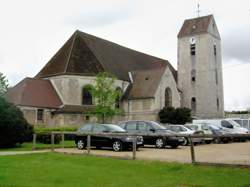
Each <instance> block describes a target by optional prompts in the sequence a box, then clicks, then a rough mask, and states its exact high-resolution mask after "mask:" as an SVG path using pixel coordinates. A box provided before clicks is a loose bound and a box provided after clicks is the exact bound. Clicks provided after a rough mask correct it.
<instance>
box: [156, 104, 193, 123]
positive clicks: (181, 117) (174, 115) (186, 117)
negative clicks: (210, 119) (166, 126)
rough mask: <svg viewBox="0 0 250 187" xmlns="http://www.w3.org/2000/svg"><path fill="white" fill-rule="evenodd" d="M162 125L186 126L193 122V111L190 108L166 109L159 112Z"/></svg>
mask: <svg viewBox="0 0 250 187" xmlns="http://www.w3.org/2000/svg"><path fill="white" fill-rule="evenodd" d="M159 118H160V122H161V123H171V124H185V123H186V122H191V121H192V117H191V110H190V109H189V108H176V109H175V108H174V107H164V108H163V109H161V110H160V112H159Z"/></svg>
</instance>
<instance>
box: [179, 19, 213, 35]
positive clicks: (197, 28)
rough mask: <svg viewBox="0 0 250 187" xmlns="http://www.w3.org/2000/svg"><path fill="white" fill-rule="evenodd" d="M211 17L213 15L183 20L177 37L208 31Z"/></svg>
mask: <svg viewBox="0 0 250 187" xmlns="http://www.w3.org/2000/svg"><path fill="white" fill-rule="evenodd" d="M212 19H213V15H208V16H203V17H197V18H193V19H187V20H185V21H184V23H183V25H182V28H181V30H180V32H179V34H178V38H182V37H185V36H191V35H195V34H202V33H206V32H208V27H209V24H210V22H211V20H212Z"/></svg>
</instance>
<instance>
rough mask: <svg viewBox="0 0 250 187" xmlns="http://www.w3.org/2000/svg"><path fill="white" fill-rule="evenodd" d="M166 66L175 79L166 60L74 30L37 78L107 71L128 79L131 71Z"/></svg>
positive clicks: (85, 74) (172, 69) (174, 72)
mask: <svg viewBox="0 0 250 187" xmlns="http://www.w3.org/2000/svg"><path fill="white" fill-rule="evenodd" d="M166 66H168V67H169V68H170V70H171V71H172V73H173V75H174V77H175V78H176V70H175V69H174V68H173V67H172V65H171V64H170V63H169V62H168V61H167V60H163V59H160V58H157V57H154V56H150V55H147V54H144V53H141V52H138V51H135V50H132V49H129V48H126V47H123V46H120V45H118V44H115V43H113V42H110V41H107V40H104V39H101V38H98V37H95V36H92V35H90V34H86V33H83V32H81V31H76V32H75V33H74V34H73V35H72V36H71V37H70V38H69V40H68V41H67V42H66V43H65V44H64V45H63V46H62V48H61V49H60V50H59V51H58V52H57V53H56V54H55V55H54V56H53V57H52V59H51V60H50V61H49V62H48V63H47V64H46V65H45V66H44V67H43V68H42V70H41V71H40V72H39V73H38V74H37V75H36V78H46V77H50V76H56V75H83V76H94V75H96V74H97V73H99V72H103V71H106V72H109V73H112V74H114V75H115V76H116V77H117V78H118V79H120V80H126V81H129V80H130V79H129V76H128V72H130V71H137V70H149V69H159V68H162V67H166Z"/></svg>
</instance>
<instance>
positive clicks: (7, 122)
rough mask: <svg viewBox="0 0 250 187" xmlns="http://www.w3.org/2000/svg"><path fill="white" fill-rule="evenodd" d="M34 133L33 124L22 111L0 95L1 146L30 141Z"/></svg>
mask: <svg viewBox="0 0 250 187" xmlns="http://www.w3.org/2000/svg"><path fill="white" fill-rule="evenodd" d="M32 134H33V126H31V125H30V124H29V123H28V122H27V121H26V120H25V118H24V117H23V113H22V111H21V110H20V109H19V108H17V107H16V106H14V105H13V104H10V103H8V102H7V101H5V99H3V98H1V97H0V147H12V146H15V144H17V143H19V144H21V143H23V142H25V141H30V140H31V139H32Z"/></svg>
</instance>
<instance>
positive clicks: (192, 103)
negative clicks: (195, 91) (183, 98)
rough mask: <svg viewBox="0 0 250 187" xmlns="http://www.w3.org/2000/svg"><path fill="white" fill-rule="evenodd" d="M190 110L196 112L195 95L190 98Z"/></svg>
mask: <svg viewBox="0 0 250 187" xmlns="http://www.w3.org/2000/svg"><path fill="white" fill-rule="evenodd" d="M191 110H192V112H193V113H195V112H196V98H195V97H192V99H191Z"/></svg>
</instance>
